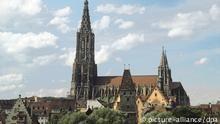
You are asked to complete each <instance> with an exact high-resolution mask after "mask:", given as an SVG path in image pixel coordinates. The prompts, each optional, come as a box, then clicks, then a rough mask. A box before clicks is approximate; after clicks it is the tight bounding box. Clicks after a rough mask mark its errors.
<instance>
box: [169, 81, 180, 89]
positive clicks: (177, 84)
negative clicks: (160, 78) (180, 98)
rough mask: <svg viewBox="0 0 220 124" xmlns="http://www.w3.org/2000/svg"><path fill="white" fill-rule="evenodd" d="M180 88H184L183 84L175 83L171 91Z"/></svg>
mask: <svg viewBox="0 0 220 124" xmlns="http://www.w3.org/2000/svg"><path fill="white" fill-rule="evenodd" d="M179 87H182V84H181V82H173V83H172V85H171V89H172V90H173V89H177V88H179Z"/></svg>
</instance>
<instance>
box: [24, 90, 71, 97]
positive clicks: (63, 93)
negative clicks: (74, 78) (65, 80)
mask: <svg viewBox="0 0 220 124" xmlns="http://www.w3.org/2000/svg"><path fill="white" fill-rule="evenodd" d="M67 91H68V89H67V88H59V89H43V88H42V89H39V90H37V91H30V92H26V95H27V96H38V97H48V96H53V97H66V95H67Z"/></svg>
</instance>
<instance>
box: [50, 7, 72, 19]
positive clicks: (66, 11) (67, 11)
mask: <svg viewBox="0 0 220 124" xmlns="http://www.w3.org/2000/svg"><path fill="white" fill-rule="evenodd" d="M71 12H72V10H71V8H70V7H69V6H67V7H65V8H63V9H59V10H57V11H55V13H54V16H59V17H63V16H69V15H70V14H71Z"/></svg>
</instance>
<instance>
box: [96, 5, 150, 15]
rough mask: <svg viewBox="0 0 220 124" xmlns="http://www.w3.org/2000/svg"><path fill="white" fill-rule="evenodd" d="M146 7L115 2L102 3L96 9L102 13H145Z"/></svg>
mask: <svg viewBox="0 0 220 124" xmlns="http://www.w3.org/2000/svg"><path fill="white" fill-rule="evenodd" d="M145 10H146V8H145V7H142V6H138V5H121V6H117V5H114V4H101V5H99V6H98V7H97V9H96V11H97V12H101V13H116V14H125V15H133V14H135V13H139V14H143V13H144V12H145Z"/></svg>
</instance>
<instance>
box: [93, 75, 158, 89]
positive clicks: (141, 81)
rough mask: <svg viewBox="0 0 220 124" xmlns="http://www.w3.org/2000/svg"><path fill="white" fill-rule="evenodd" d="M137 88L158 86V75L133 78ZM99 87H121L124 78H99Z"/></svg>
mask: <svg viewBox="0 0 220 124" xmlns="http://www.w3.org/2000/svg"><path fill="white" fill-rule="evenodd" d="M132 80H133V82H134V84H135V85H136V86H140V85H152V86H155V85H156V84H157V75H136V76H132ZM96 82H97V85H109V86H115V87H119V86H120V85H121V82H122V76H99V77H98V78H97V80H96Z"/></svg>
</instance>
